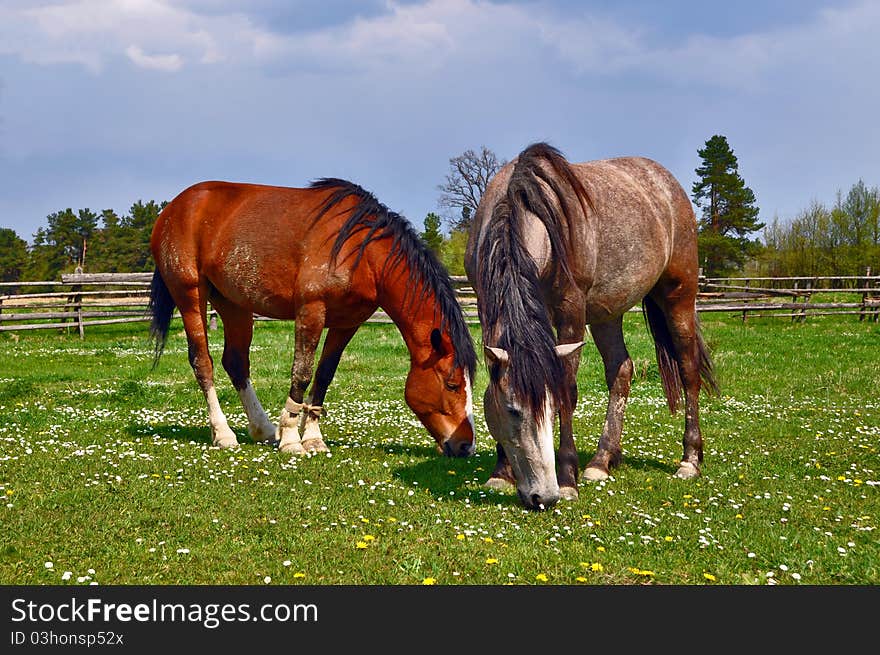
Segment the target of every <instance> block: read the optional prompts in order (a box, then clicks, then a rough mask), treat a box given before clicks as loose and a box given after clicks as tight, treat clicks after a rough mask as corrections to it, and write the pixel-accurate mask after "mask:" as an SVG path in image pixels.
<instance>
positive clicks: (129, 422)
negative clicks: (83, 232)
mask: <svg viewBox="0 0 880 655" xmlns="http://www.w3.org/2000/svg"><path fill="white" fill-rule="evenodd" d="M625 326H626V334H627V341H628V344H629V348H630V352H631V354H632V357H633V361H634V362H635V369H636V377H635V380H634V382H633V389H632V395H631V399H630V403H629V406H628V409H627V415H626V422H625V426H624V435H623V448H624V460H623V463H622V466H621V467H620V468H619V469H617V470H616V471H615V472H614V475H613V477H612V478H611V479H610V480H608V481H605V482H603V483H586V482H581V485H580V498H579V500H578V501H576V502H571V503H568V502H561V503H560V504H559V505H558V506H556V507H555V508H553V509H552V510H550V511H547V512H543V513H532V512H527V511H525V510H524V509H522V508H521V507H520V505H519V504H518V502H517V500H516V497H515V496H514V495H508V494H503V493H498V492H495V491H491V490H487V489H485V488H484V487H483V486H482V483H483V482H484V481H485V479H486V478H487V477H488V475H489V472H490V471H491V469H492V466H493V464H494V442H493V441H492V440H491V437H490V436H489V435H488V432H487V430H486V428H485V424H484V423H483V421H482V411H481V399H482V390H483V389H484V388H485V384H486V379H487V376H486V373H485V370H483V369H481V370H480V371H479V373H478V378H477V383H476V389H477V398H476V401H477V402H476V405H477V407H476V411H477V427H478V447H477V452H476V454H475V456H474V457H471V458H468V459H465V460H451V459H447V458H444V457H441V456H440V455H438V454H437V452H436V451H435V449H434V444H433V440H432V439H431V438H430V436H429V435H428V434H427V432H426V431H425V430H424V429H423V428H422V427H421V425H420V424H419V423H418V421H417V420H416V419H415V416H414V415H413V414H412V413H411V412H410V411H409V409H408V408H407V407H406V405H405V404H404V402H403V381H404V378H405V376H406V372H407V370H408V355H407V351H406V349H405V347H404V345H403V342H402V340H401V339H400V336H399V334H398V332H397V331H396V328H394V327H393V326H378V325H372V326H364V327H363V328H362V329H361V330H360V332H359V333H358V335H357V336H356V337H355V339H354V341H353V342H352V343H351V345H350V346H349V348H348V349H347V351H346V354H345V355H344V356H343V359H342V363H341V365H340V368H339V371H338V373H337V377H336V380H335V381H334V383H333V385H332V387H331V389H330V392H329V394H328V398H327V401H326V407H327V410H328V415H327V417H326V418H325V419H324V421H323V431H324V436H325V440H326V441H327V443H328V445H329V446H330V447H331V449H332V453H331V454H330V455H329V456H327V455H321V456H316V457H311V458H300V459H297V458H291V457H290V456H288V455H282V454H280V453H278V452H276V451H274V450H273V449H271V448H268V447H265V446H260V445H256V444H254V443H252V442H251V441H250V439H249V438H248V437H247V432H246V420H245V418H244V414H243V412H242V411H241V408H240V406H239V404H238V397H237V395H236V394H235V392H234V390H233V389H232V386H231V384H230V383H229V380H228V378H226V377H225V374H224V373H222V371H220V372H219V373H218V376H217V380H218V390H219V395H220V400H221V403H222V404H223V407H224V410H225V411H226V413H227V416H228V418H229V420H230V424H231V426H232V427H233V429H235V430H236V432H237V433H238V434H239V440H240V441H241V442H242V444H243V445H242V447H241V448H239V449H237V450H235V451H229V450H219V449H216V448H212V447H211V446H210V431H209V429H208V426H207V412H206V409H205V405H204V402H203V400H202V396H201V393H200V392H199V391H198V388H197V386H196V383H195V380H194V378H193V376H192V373H191V370H190V368H189V365H188V363H187V360H186V341H185V338H184V335H183V332H182V328H181V327H180V323H179V321H175V323H173V324H172V332H171V334H170V338H169V342H168V347H167V348H166V351H165V354H164V356H163V358H162V360H161V362H160V364H159V367H158V368H157V369H156V370H151V369H150V365H151V354H152V353H151V347H150V344H149V343H148V341H147V338H146V326H145V324H141V325H136V326H106V327H103V328H91V329H89V330H88V331H87V333H86V339H85V340H84V341H80V339H79V338H78V337H77V336H76V334H74V333H71V334H69V335H68V334H59V333H57V332H55V331H51V332H49V331H46V332H30V333H20V334H18V335H11V334H8V333H4V334H3V335H0V497H2V498H3V506H2V507H0V526H2V529H0V583H2V584H15V585H17V584H38V585H39V584H71V585H75V584H80V585H83V584H89V583H98V584H102V585H107V584H146V585H160V584H235V585H239V584H264V583H269V584H312V585H326V584H355V585H373V584H422V583H428V584H430V583H436V584H439V585H452V584H481V585H482V584H505V583H513V584H557V585H558V584H566V585H568V584H606V585H607V584H665V585H668V584H678V585H706V584H728V585H765V584H780V585H788V584H808V585H817V584H818V585H863V584H878V583H880V539H878V532H877V527H878V523H880V495H878V494H880V489H878V485H880V454H878V448H880V394H878V388H880V326H878V325H877V324H876V323H866V322H859V321H858V320H857V319H856V318H855V317H852V316H850V317H844V318H840V317H827V318H810V319H808V320H807V321H806V322H804V323H793V322H791V321H789V320H788V319H751V318H750V319H749V321H748V322H747V323H745V324H743V323H742V322H741V321H740V319H739V317H738V315H733V316H723V315H719V314H715V315H704V316H703V329H704V334H705V336H706V338H707V341H708V343H709V345H710V347H711V349H712V351H713V354H714V360H715V364H716V368H717V373H718V378H719V381H720V383H721V386H722V392H723V394H722V396H721V397H719V398H705V397H704V400H703V404H702V410H703V411H702V418H703V435H704V441H705V456H706V460H705V462H704V468H703V477H702V478H700V479H698V480H696V481H682V480H677V479H673V478H672V473H673V472H674V471H675V469H676V464H677V461H678V458H679V457H680V454H681V446H680V441H681V434H682V430H683V417H682V416H681V415H680V414H679V415H678V416H675V417H672V416H670V415H669V413H668V411H667V409H666V406H665V401H664V398H663V395H662V391H661V388H660V382H659V376H658V374H657V367H656V362H655V359H654V354H653V344H652V343H651V341H650V337H649V336H648V333H647V330H646V329H645V326H644V324H643V321H642V318H641V316H639V315H638V314H632V315H628V316H627V319H626V324H625ZM211 337H212V353H213V355H214V358H215V362H217V363H218V364H219V361H220V353H221V349H222V326H221V329H220V330H218V331H217V332H214V333H212V335H211ZM474 337H475V339H476V341H477V344H478V345H479V332H478V330H477V329H476V328H475V329H474ZM292 345H293V326H292V324H280V323H265V322H264V323H258V325H257V328H256V333H255V342H254V349H253V353H252V360H253V371H252V377H253V379H254V383H255V386H256V388H257V392H258V393H259V395H260V397H261V400H262V401H263V404H264V405H265V406H266V409H267V411H268V412H269V413H270V415H276V414H277V411H278V410H279V409H280V407H281V405H282V403H283V401H284V398H285V395H286V392H287V388H288V373H289V369H290V364H291V353H292ZM582 352H583V359H582V365H581V370H580V402H579V405H578V410H577V414H576V422H575V430H576V435H577V443H578V449H579V451H580V455H581V461H582V464H583V463H585V462H586V461H588V460H589V458H590V457H591V455H592V453H593V450H594V448H595V445H596V440H597V437H598V434H599V432H600V430H601V426H602V422H603V418H604V409H605V402H606V392H605V387H604V381H603V376H602V372H601V366H600V362H599V357H598V354H597V353H596V350H595V348H592V347H590V346H588V347H586V348H585V349H584V350H583V351H582Z"/></svg>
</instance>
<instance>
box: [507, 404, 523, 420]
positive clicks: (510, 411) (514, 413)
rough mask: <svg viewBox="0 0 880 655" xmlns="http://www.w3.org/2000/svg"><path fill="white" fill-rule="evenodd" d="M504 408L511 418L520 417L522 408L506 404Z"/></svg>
mask: <svg viewBox="0 0 880 655" xmlns="http://www.w3.org/2000/svg"><path fill="white" fill-rule="evenodd" d="M505 409H506V410H507V413H508V414H510V415H511V416H512V417H513V418H515V419H521V418H522V410H521V409H520V408H519V407H514V406H513V405H507V407H505Z"/></svg>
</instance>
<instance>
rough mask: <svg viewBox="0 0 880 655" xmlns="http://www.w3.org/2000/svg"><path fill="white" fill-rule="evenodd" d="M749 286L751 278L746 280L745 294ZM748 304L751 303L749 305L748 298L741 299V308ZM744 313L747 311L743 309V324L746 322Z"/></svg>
mask: <svg viewBox="0 0 880 655" xmlns="http://www.w3.org/2000/svg"><path fill="white" fill-rule="evenodd" d="M751 285H752V280H751V278H746V291H747V292H748V289H749V287H750V286H751ZM749 304H751V303H749V298H748V296H746V297H745V298H743V306H745V305H749ZM746 312H747V310H745V309H744V310H743V318H742V322H743V323H745V322H746Z"/></svg>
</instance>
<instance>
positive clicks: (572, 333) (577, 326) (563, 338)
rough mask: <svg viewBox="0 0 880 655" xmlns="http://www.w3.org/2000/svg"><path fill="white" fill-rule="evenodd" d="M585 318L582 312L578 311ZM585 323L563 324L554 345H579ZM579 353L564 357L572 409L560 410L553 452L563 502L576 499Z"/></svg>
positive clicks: (578, 462)
mask: <svg viewBox="0 0 880 655" xmlns="http://www.w3.org/2000/svg"><path fill="white" fill-rule="evenodd" d="M577 314H578V315H579V316H584V312H583V310H581V311H579V312H577ZM585 329H586V324H585V322H584V321H583V320H579V321H575V322H573V323H572V322H566V323H564V324H562V325H558V326H557V342H558V343H560V344H569V343H576V342H580V341H581V340H582V339H583V338H584V330H585ZM580 362H581V357H580V350H577V351H575V352H573V353H571V354H569V355H567V356H564V357H563V365H564V366H565V381H564V383H563V384H567V385H568V387H569V390H570V393H571V407H570V408H568V409H560V410H559V448H558V449H557V451H556V480H557V482H558V483H559V495H560V497H562V498H564V499H565V500H577V499H578V491H577V479H578V468H579V467H580V461H579V460H578V452H577V446H576V445H575V442H574V429H573V427H572V418H573V416H574V410H575V407H577V401H578V388H577V373H578V368H579V367H580Z"/></svg>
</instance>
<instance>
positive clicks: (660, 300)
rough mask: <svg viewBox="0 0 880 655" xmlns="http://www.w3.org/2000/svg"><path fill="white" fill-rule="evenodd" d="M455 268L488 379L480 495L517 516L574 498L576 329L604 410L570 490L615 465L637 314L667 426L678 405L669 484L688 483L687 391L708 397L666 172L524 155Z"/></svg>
mask: <svg viewBox="0 0 880 655" xmlns="http://www.w3.org/2000/svg"><path fill="white" fill-rule="evenodd" d="M465 268H466V271H467V276H468V279H469V280H470V282H471V284H472V285H473V287H474V289H475V291H476V294H477V301H478V309H479V315H480V325H481V329H482V337H483V345H484V355H485V358H486V363H487V365H488V368H489V378H490V381H489V385H488V387H487V389H486V393H485V402H484V411H485V415H486V423H487V425H488V427H489V431H490V432H491V434H492V436H493V437H494V438H495V440H496V442H497V444H496V447H497V452H498V461H497V464H496V466H495V470H494V471H493V473H492V475H491V477H490V479H489V481H488V482H487V484H488V485H489V486H491V487H495V488H505V487H506V488H509V487H510V485H516V489H517V493H518V494H519V497H520V500H521V501H522V503H523V505H525V506H526V507H528V508H529V509H543V508H547V507H550V506H551V505H553V504H554V503H555V502H557V500H558V499H559V498H560V496H561V497H563V498H566V499H569V500H573V499H576V498H577V477H578V454H577V450H576V448H575V443H574V436H573V433H572V414H573V412H574V408H575V405H576V404H577V394H578V390H577V382H576V376H577V370H578V365H579V363H580V348H581V346H583V344H584V342H583V341H582V339H583V338H584V334H585V330H586V326H587V325H589V326H590V332H591V334H592V337H593V341H594V342H595V344H596V346H597V348H598V349H599V353H600V354H601V356H602V361H603V363H604V366H605V380H606V382H607V384H608V390H609V398H608V409H607V412H606V416H605V425H604V427H603V429H602V435H601V437H600V438H599V443H598V448H597V450H596V453H595V455H594V456H593V458H592V460H591V461H590V462H589V463H588V464H587V466H586V467H585V469H584V472H583V475H584V478H585V479H588V480H602V479H605V478H607V477H608V476H609V473H610V470H611V468H612V467H614V466H617V465H618V464H619V463H620V458H621V446H620V435H621V430H622V427H623V415H624V410H625V408H626V402H627V398H628V397H629V392H630V383H631V381H632V375H633V365H632V360H631V359H630V356H629V353H628V352H627V349H626V344H625V343H624V339H623V316H624V313H625V312H626V311H627V310H629V309H630V308H631V307H633V306H635V305H636V304H637V303H638V302H639V301H641V303H642V310H643V313H644V316H645V319H646V323H647V325H648V327H649V329H650V332H651V335H652V336H653V339H654V343H655V347H656V352H657V361H658V365H659V369H660V376H661V380H662V383H663V389H664V391H665V394H666V398H667V401H668V404H669V409H670V411H671V412H673V413H674V412H675V411H676V408H677V407H678V405H679V403H680V402H681V400H682V395H684V403H685V429H684V439H683V449H684V452H683V455H682V459H681V463H680V465H679V467H678V470H677V472H676V473H675V475H676V476H677V477H679V478H694V477H697V476H699V475H700V463H701V462H702V460H703V441H702V437H701V435H700V422H699V402H698V401H699V394H700V389H701V387H704V388H706V390H707V391H710V392H716V393H717V385H716V383H715V378H714V374H713V368H712V362H711V360H710V358H709V354H708V351H707V349H706V345H705V343H704V341H703V338H702V335H701V333H700V327H699V321H698V318H697V313H696V307H695V300H696V295H697V281H698V280H697V278H698V260H697V226H696V220H695V218H694V212H693V208H692V207H691V204H690V201H689V199H688V197H687V195H686V193H685V192H684V190H683V189H682V187H681V185H680V184H679V183H678V182H677V181H676V180H675V178H674V177H673V176H672V174H671V173H670V172H669V171H668V170H666V169H665V168H663V167H662V166H660V165H659V164H657V163H656V162H654V161H651V160H649V159H644V158H641V157H621V158H617V159H607V160H601V161H591V162H586V163H569V162H568V161H566V159H565V157H564V156H563V155H562V153H560V152H559V151H558V150H557V149H555V148H553V147H552V146H549V145H547V144H546V143H536V144H533V145H531V146H529V147H528V148H526V149H525V150H523V151H522V152H521V153H520V154H519V156H518V157H517V158H516V159H515V160H514V161H512V162H510V163H509V164H507V165H506V166H504V167H503V168H502V169H501V170H500V171H498V173H497V174H496V175H495V177H494V178H493V179H492V180H491V182H490V183H489V185H488V186H487V189H486V192H485V194H484V195H483V197H482V199H481V201H480V204H479V207H478V208H477V211H476V214H475V215H474V222H473V226H472V228H471V232H470V235H469V239H468V245H467V250H466V252H465ZM557 414H558V417H559V447H558V451H557V453H556V459H555V461H554V421H555V419H556V416H557Z"/></svg>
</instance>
